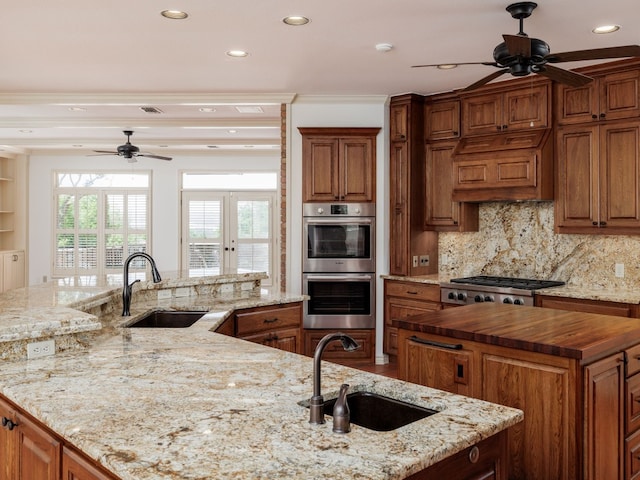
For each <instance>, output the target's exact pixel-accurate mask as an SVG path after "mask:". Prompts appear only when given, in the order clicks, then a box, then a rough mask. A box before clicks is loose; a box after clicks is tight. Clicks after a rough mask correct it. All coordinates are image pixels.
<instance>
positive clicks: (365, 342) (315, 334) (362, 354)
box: [304, 329, 375, 362]
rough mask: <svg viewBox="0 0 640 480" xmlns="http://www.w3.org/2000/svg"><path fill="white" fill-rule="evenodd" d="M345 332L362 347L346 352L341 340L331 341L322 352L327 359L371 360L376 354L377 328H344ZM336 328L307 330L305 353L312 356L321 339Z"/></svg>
mask: <svg viewBox="0 0 640 480" xmlns="http://www.w3.org/2000/svg"><path fill="white" fill-rule="evenodd" d="M342 331H343V332H344V333H346V334H347V335H349V336H350V337H351V338H353V339H354V340H355V341H356V342H357V343H358V345H360V348H358V349H357V350H354V351H353V352H346V351H345V350H344V348H342V345H341V344H340V342H331V343H329V344H327V346H326V347H325V349H324V353H323V354H322V358H323V359H325V360H334V361H341V360H344V361H347V362H349V361H356V360H371V361H373V360H374V358H375V356H374V352H375V330H373V329H371V330H364V329H362V330H359V329H358V330H342ZM334 332H335V330H305V334H304V336H305V349H304V350H305V355H308V356H310V357H312V356H313V355H314V353H315V350H316V347H317V346H318V343H320V340H322V338H323V337H324V336H325V335H327V334H328V333H334Z"/></svg>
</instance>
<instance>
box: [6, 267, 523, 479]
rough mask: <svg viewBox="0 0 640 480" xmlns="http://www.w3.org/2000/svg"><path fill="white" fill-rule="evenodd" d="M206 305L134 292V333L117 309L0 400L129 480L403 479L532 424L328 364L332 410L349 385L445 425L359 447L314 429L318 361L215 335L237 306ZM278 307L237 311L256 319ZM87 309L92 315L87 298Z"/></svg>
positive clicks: (9, 370) (367, 436)
mask: <svg viewBox="0 0 640 480" xmlns="http://www.w3.org/2000/svg"><path fill="white" fill-rule="evenodd" d="M245 280H247V279H245ZM152 288H153V287H152ZM178 288H183V287H182V286H181V285H179V286H178ZM205 290H206V289H205ZM151 293H152V294H153V295H156V294H157V292H153V291H152V292H151ZM174 293H175V292H174ZM201 293H203V292H201ZM100 295H103V294H102V293H100ZM149 295H151V294H149ZM153 295H151V296H153ZM206 297H207V296H206V295H199V296H194V297H191V298H189V297H184V298H183V297H174V298H173V300H158V299H155V300H152V299H146V300H145V297H144V295H143V294H142V293H141V292H139V291H138V292H134V302H133V306H135V307H136V308H135V309H132V315H133V316H132V317H131V319H130V320H129V319H126V320H125V319H122V318H121V317H119V314H118V313H117V311H113V310H114V309H113V308H111V307H109V308H107V309H106V310H107V313H106V314H105V315H102V316H101V317H100V316H99V318H100V319H101V321H102V322H103V325H104V327H103V330H102V331H101V333H100V334H99V335H97V336H96V337H94V338H92V339H91V341H90V342H89V343H88V344H87V345H86V346H85V347H84V348H75V349H72V350H68V351H62V352H58V353H56V354H55V355H53V356H49V357H43V358H37V359H31V360H13V361H4V362H3V363H2V369H1V370H0V394H1V397H0V400H2V398H4V399H6V400H7V401H8V402H10V403H8V402H6V403H7V404H8V405H9V407H11V406H13V405H15V406H17V407H19V408H20V410H22V411H24V412H26V414H28V415H29V417H33V419H35V420H36V421H37V422H38V423H40V424H41V425H42V426H43V427H44V428H45V429H46V430H47V431H50V432H51V433H52V434H55V437H56V438H57V439H58V440H59V443H61V444H62V447H61V448H62V449H63V451H64V450H65V449H66V448H67V446H68V447H69V448H70V449H71V451H72V452H73V451H76V450H77V451H80V452H82V453H83V454H84V455H85V456H86V458H87V459H88V460H90V461H91V462H94V463H95V464H96V465H99V466H102V467H104V468H105V469H106V470H107V471H108V472H110V473H112V474H114V476H116V477H119V478H121V479H124V480H127V479H135V480H151V479H153V480H160V479H178V478H179V479H188V478H192V479H196V478H197V479H209V478H210V479H259V478H264V479H266V478H269V479H292V478H304V479H321V478H322V479H326V478H332V479H352V478H367V479H403V478H408V477H411V476H412V475H414V474H416V473H419V472H421V471H424V469H426V468H428V467H430V466H432V465H434V464H437V463H438V462H440V461H442V460H443V459H447V458H451V457H452V456H455V454H457V453H458V452H463V451H465V449H468V448H470V447H472V446H473V445H476V444H478V443H480V442H484V441H485V440H487V439H489V440H490V439H491V438H495V437H496V436H497V435H500V432H503V431H504V430H506V429H507V428H509V427H511V426H513V425H516V424H518V423H519V422H521V421H522V412H521V411H520V410H517V409H513V408H509V407H503V406H500V405H495V404H492V403H488V402H485V401H481V400H478V399H473V398H468V397H464V396H460V395H455V394H451V393H448V392H443V391H440V390H435V389H431V388H427V387H424V386H419V385H415V384H411V383H407V382H403V381H399V380H395V379H390V378H386V377H381V376H378V375H374V374H371V373H366V372H362V371H359V370H355V369H351V368H348V367H344V366H339V365H336V364H332V363H329V362H326V361H323V362H322V393H323V394H324V396H325V399H330V398H332V397H335V396H336V395H337V393H338V390H339V388H340V385H341V384H342V383H349V384H350V389H351V391H369V392H375V393H378V394H381V395H385V396H387V397H391V398H395V399H399V400H403V401H406V402H409V403H412V404H415V405H419V406H422V407H427V408H430V409H432V410H435V411H436V412H437V413H435V414H434V415H431V416H429V417H427V418H424V419H422V420H418V421H416V422H413V423H411V424H409V425H406V426H404V427H401V428H398V429H396V430H392V431H388V432H377V431H373V430H369V429H366V428H363V427H359V426H358V425H352V430H351V432H350V433H348V434H336V433H333V432H332V422H331V418H330V417H327V420H328V421H327V423H325V424H323V425H311V424H310V423H309V410H308V409H307V408H306V406H305V403H306V402H307V401H308V399H309V398H310V396H311V394H312V391H313V360H312V359H311V358H308V357H305V356H302V355H297V354H293V353H289V352H284V351H281V350H277V349H274V348H269V347H265V346H262V345H258V344H254V343H251V342H247V341H243V340H240V339H237V338H232V337H229V336H226V335H222V334H218V333H215V330H216V328H218V327H219V326H220V325H222V323H223V322H224V320H225V319H226V318H228V316H229V312H230V311H232V310H233V308H234V300H224V299H223V300H220V299H219V300H218V303H216V301H213V300H210V299H209V300H206ZM275 297H277V295H276V296H269V297H268V298H266V299H265V298H264V297H263V296H261V295H259V296H257V297H255V296H248V298H239V299H236V300H235V302H236V306H238V305H239V306H242V307H248V306H251V305H252V304H256V305H260V304H262V303H263V302H275V301H277V299H276V298H275ZM293 300H298V301H299V299H295V298H294V299H293ZM84 301H85V302H87V305H88V304H91V303H92V302H93V303H96V302H95V299H93V298H92V297H91V296H88V297H87V298H86V299H84ZM280 301H287V299H286V298H281V300H280ZM98 303H99V302H98ZM204 304H206V305H207V306H208V308H209V310H210V313H208V314H207V315H205V316H204V317H203V318H202V319H201V320H199V321H197V322H196V323H195V324H193V325H192V326H191V327H188V328H174V329H153V328H121V326H120V325H121V324H124V323H130V321H132V320H135V318H136V317H137V316H138V315H142V314H143V313H144V312H146V311H147V310H149V308H155V309H157V308H162V307H163V306H171V307H172V308H176V307H179V306H182V307H184V308H186V309H196V308H195V307H196V306H198V305H200V306H201V305H204ZM152 305H153V307H152ZM73 307H74V308H78V309H82V305H81V304H74V305H73ZM47 308H49V307H47ZM59 308H61V309H63V310H64V309H67V308H70V307H69V306H68V305H64V306H60V305H57V306H55V308H54V310H55V311H59V310H58V309H59ZM100 308H101V309H105V308H104V306H103V307H100ZM43 321H44V320H43ZM116 322H119V324H117V323H116ZM0 407H2V402H1V401H0ZM18 423H19V422H18ZM16 429H17V430H18V431H19V429H20V427H19V426H18V427H16ZM14 431H16V430H14ZM2 433H4V434H6V435H10V434H11V432H8V431H7V430H6V429H3V430H2V431H0V443H1V442H2V441H3V439H6V438H7V437H6V436H5V437H3V436H2ZM0 447H1V446H0ZM6 450H7V449H3V448H0V455H2V453H1V452H3V451H6ZM480 455H481V458H482V455H483V453H482V449H481V450H480ZM103 478H105V477H103ZM106 478H111V477H106Z"/></svg>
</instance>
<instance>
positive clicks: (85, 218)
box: [78, 195, 98, 230]
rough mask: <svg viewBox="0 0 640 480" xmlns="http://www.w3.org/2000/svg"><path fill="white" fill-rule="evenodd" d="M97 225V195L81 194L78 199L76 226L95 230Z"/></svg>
mask: <svg viewBox="0 0 640 480" xmlns="http://www.w3.org/2000/svg"><path fill="white" fill-rule="evenodd" d="M97 227H98V196H97V195H82V196H81V197H80V198H79V199H78V228H80V229H83V230H95V229H96V228H97Z"/></svg>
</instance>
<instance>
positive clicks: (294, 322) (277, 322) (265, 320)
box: [235, 304, 302, 336]
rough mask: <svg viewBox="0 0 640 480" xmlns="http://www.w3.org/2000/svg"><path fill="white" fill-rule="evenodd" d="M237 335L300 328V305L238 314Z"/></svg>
mask: <svg viewBox="0 0 640 480" xmlns="http://www.w3.org/2000/svg"><path fill="white" fill-rule="evenodd" d="M235 318H236V335H238V336H242V335H246V334H248V333H256V332H265V331H268V330H277V329H281V328H286V327H300V324H301V322H302V310H301V307H300V305H299V304H298V305H295V306H289V307H267V308H260V309H255V310H250V311H244V312H242V313H236V315H235Z"/></svg>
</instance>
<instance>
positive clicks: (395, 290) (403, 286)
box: [383, 279, 442, 383]
mask: <svg viewBox="0 0 640 480" xmlns="http://www.w3.org/2000/svg"><path fill="white" fill-rule="evenodd" d="M441 308H442V304H441V303H440V286H439V285H435V284H426V283H418V282H404V281H400V280H389V279H385V280H384V344H383V351H384V353H386V354H388V355H390V356H394V357H395V356H397V355H398V329H397V328H396V327H394V326H393V325H392V324H391V322H392V321H393V320H394V319H399V318H407V317H410V316H411V315H418V314H420V313H424V312H431V311H433V310H440V309H441ZM416 383H419V382H416Z"/></svg>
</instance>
